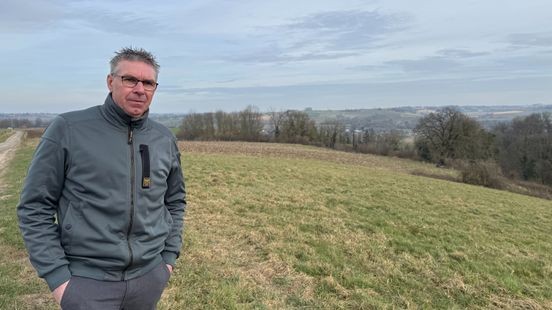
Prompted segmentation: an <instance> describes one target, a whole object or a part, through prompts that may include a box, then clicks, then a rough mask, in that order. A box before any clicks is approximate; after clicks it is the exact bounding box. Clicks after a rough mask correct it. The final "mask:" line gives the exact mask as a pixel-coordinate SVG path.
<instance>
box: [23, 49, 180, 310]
mask: <svg viewBox="0 0 552 310" xmlns="http://www.w3.org/2000/svg"><path fill="white" fill-rule="evenodd" d="M158 71H159V65H158V64H157V62H156V60H155V58H154V57H153V55H151V54H150V53H149V52H147V51H145V50H143V49H132V48H125V49H122V50H120V51H119V52H117V53H116V55H115V57H114V58H113V59H112V60H111V73H110V74H109V75H108V76H107V87H108V88H109V91H110V93H109V95H108V96H107V98H106V100H105V103H104V104H103V105H101V106H96V107H92V108H88V109H86V110H81V111H74V112H69V113H65V114H61V115H59V116H58V117H56V118H55V120H54V121H53V122H52V124H51V125H50V126H49V127H48V129H47V130H46V131H45V133H44V135H43V136H42V139H41V141H40V143H39V145H38V147H37V149H36V152H35V154H34V157H33V160H32V162H31V166H30V168H29V173H28V175H27V178H26V180H25V183H24V186H23V190H22V192H21V200H20V203H19V205H18V207H17V214H18V217H19V227H20V229H21V232H22V235H23V239H24V241H25V245H26V247H27V250H28V252H29V257H30V260H31V263H32V264H33V266H34V267H35V269H36V270H37V272H38V275H39V276H40V277H42V278H44V279H45V280H46V282H47V283H48V286H49V288H50V289H51V290H52V292H53V295H54V298H55V299H56V301H57V302H58V303H60V305H61V307H62V308H63V309H155V307H156V304H157V302H158V301H159V298H160V297H161V294H162V292H163V289H164V287H165V286H166V284H167V282H168V280H169V276H170V273H172V269H173V266H174V265H175V261H176V259H177V257H178V256H179V252H180V247H181V244H182V228H183V217H184V211H185V207H186V201H185V190H184V180H183V176H182V170H181V167H180V154H179V151H178V149H177V146H176V140H175V138H174V136H173V135H172V133H171V132H170V131H169V130H168V129H167V128H165V127H164V126H162V125H160V124H158V123H156V122H154V121H153V120H150V119H148V111H149V106H150V104H151V101H152V99H153V95H154V93H155V90H156V89H157V82H156V81H157V77H158Z"/></svg>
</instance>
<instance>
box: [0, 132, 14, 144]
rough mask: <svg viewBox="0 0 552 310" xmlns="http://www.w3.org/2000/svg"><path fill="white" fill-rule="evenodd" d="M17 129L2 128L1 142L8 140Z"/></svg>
mask: <svg viewBox="0 0 552 310" xmlns="http://www.w3.org/2000/svg"><path fill="white" fill-rule="evenodd" d="M14 132H15V131H13V130H8V129H0V143H2V142H4V141H6V139H8V138H9V137H10V136H11V135H12V134H13V133H14Z"/></svg>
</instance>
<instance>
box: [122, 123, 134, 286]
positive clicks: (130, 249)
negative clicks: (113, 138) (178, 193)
mask: <svg viewBox="0 0 552 310" xmlns="http://www.w3.org/2000/svg"><path fill="white" fill-rule="evenodd" d="M128 145H129V146H130V222H129V224H128V230H127V245H128V252H129V254H130V260H129V262H128V265H127V267H126V268H125V272H126V271H127V270H128V268H130V266H132V261H133V260H134V257H133V256H134V255H133V253H132V247H131V246H130V233H131V231H132V224H133V222H134V183H135V182H136V181H135V180H134V178H135V172H134V137H133V131H132V124H129V125H128ZM125 272H123V274H122V275H121V281H122V280H124V279H125Z"/></svg>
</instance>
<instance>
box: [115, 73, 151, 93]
mask: <svg viewBox="0 0 552 310" xmlns="http://www.w3.org/2000/svg"><path fill="white" fill-rule="evenodd" d="M111 75H113V76H118V77H120V78H121V82H122V83H123V85H124V86H126V87H135V86H136V85H138V82H142V85H143V86H144V90H147V91H153V90H155V89H156V88H157V86H158V85H159V84H158V83H156V82H155V81H152V80H139V79H137V78H135V77H133V76H130V75H118V74H114V73H112V74H111Z"/></svg>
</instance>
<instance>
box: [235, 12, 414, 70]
mask: <svg viewBox="0 0 552 310" xmlns="http://www.w3.org/2000/svg"><path fill="white" fill-rule="evenodd" d="M408 20H409V18H408V17H407V16H406V15H404V14H402V15H401V14H382V13H380V12H378V11H351V10H345V11H330V12H323V13H318V14H313V15H308V16H304V17H302V18H297V19H294V20H292V21H290V22H288V23H284V24H281V25H279V26H275V27H266V28H260V30H259V31H260V33H258V34H256V35H255V36H254V38H252V40H260V41H261V42H260V44H257V45H253V47H252V48H250V50H252V51H249V52H247V53H239V54H236V55H234V56H229V57H226V59H227V60H228V61H231V62H232V61H234V62H246V63H247V62H251V63H255V62H257V63H259V62H260V63H282V62H297V61H312V60H331V59H340V58H345V57H351V56H356V55H359V54H361V53H362V52H363V51H365V50H366V49H369V48H374V47H375V46H376V44H377V43H378V42H380V41H381V40H383V39H384V38H385V36H386V35H388V34H390V33H393V32H398V31H400V30H403V29H405V28H406V24H407V21H408Z"/></svg>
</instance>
